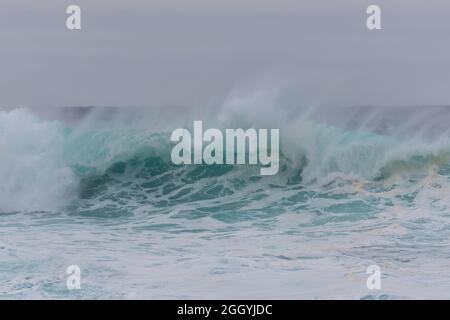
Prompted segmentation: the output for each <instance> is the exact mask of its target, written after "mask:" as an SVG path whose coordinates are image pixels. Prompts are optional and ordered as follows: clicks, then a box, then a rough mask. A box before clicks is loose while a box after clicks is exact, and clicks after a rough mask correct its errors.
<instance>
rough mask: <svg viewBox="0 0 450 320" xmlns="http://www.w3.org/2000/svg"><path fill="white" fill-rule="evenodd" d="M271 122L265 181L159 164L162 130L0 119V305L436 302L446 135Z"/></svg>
mask: <svg viewBox="0 0 450 320" xmlns="http://www.w3.org/2000/svg"><path fill="white" fill-rule="evenodd" d="M138 118H141V117H138ZM93 119H94V120H93ZM370 119H373V116H371V117H370ZM441 120H442V117H440V118H439V121H441ZM129 121H130V119H129V118H128V119H127V122H129ZM227 121H228V122H227ZM229 121H235V120H234V119H231V120H230V119H225V120H224V124H223V125H225V124H226V125H229V124H230V122H229ZM240 121H242V122H240V123H237V124H236V125H238V126H239V127H240V126H241V125H242V124H244V125H245V119H242V118H240ZM281 121H282V122H283V121H284V120H283V119H281ZM131 122H133V121H131ZM284 123H285V125H284V126H283V127H282V128H281V133H282V137H281V162H280V171H279V173H278V174H277V175H275V176H260V175H259V166H251V165H241V166H230V165H212V166H208V165H195V166H194V165H191V166H176V165H173V164H172V163H171V161H170V152H171V148H172V145H171V144H170V142H169V141H170V140H169V137H170V133H171V132H170V130H168V129H167V128H168V127H170V126H168V127H165V128H158V129H157V130H155V129H149V128H145V127H142V126H139V125H136V126H130V125H129V124H127V125H117V123H115V124H114V125H112V126H104V125H99V124H98V123H97V122H96V120H95V116H94V117H91V118H89V119H88V120H86V119H84V120H83V121H81V122H79V123H77V124H73V123H71V124H70V125H68V124H67V123H65V122H64V121H57V120H43V119H42V117H38V116H36V115H35V114H34V113H32V112H30V111H28V110H25V109H16V110H12V111H1V112H0V153H1V156H0V181H1V185H0V218H1V219H0V221H1V223H0V258H1V261H2V267H1V268H2V269H3V271H5V272H3V273H1V274H3V275H1V276H0V283H1V284H2V285H1V286H0V288H3V289H0V297H7V298H10V297H58V298H60V297H69V298H70V297H74V298H77V297H116V298H117V297H121V298H123V297H125V298H132V297H145V298H156V297H157V298H181V297H189V298H202V297H203V298H205V297H209V298H211V297H215V296H216V297H230V298H246V297H247V298H248V297H252V298H258V297H261V298H273V297H275V298H281V297H285V298H298V297H304V298H312V297H327V298H342V297H343V298H355V297H357V298H385V297H394V298H395V297H422V296H424V297H428V298H429V297H445V294H446V292H449V291H448V289H449V285H448V283H450V282H448V281H443V280H442V275H443V274H447V272H444V269H445V268H446V266H448V263H450V261H449V260H448V254H446V253H445V252H446V250H445V248H446V245H448V240H447V239H449V236H450V220H449V219H448V216H449V213H450V207H449V206H450V201H449V200H448V194H449V188H450V159H449V156H450V144H449V143H448V142H447V134H446V133H445V132H441V133H440V134H439V135H436V134H434V135H430V132H429V131H428V130H427V131H423V132H421V133H424V134H417V130H415V131H413V132H414V134H405V133H407V132H408V130H406V129H405V127H402V128H401V129H402V130H399V132H398V133H401V134H391V133H392V132H389V134H386V132H388V131H386V132H384V133H383V132H379V131H377V130H367V128H368V126H366V127H365V128H358V127H356V128H355V127H350V128H349V127H348V126H346V125H336V124H331V123H330V122H327V121H319V120H317V119H314V117H308V118H305V117H299V118H297V120H296V121H291V122H289V123H287V122H284ZM411 123H414V124H415V122H413V121H412V122H411ZM215 124H217V123H214V124H213V125H215ZM175 128H177V127H173V128H172V130H173V129H175ZM283 128H284V130H283ZM371 129H372V128H371ZM410 132H411V131H410ZM283 135H284V137H283ZM32 248H33V249H32ZM18 257H20V258H18ZM3 262H4V263H3ZM71 264H77V265H80V267H81V268H82V270H83V269H84V270H86V271H85V272H84V273H83V274H85V278H83V283H84V286H85V290H83V291H82V292H75V293H73V292H70V291H67V290H65V281H64V277H65V274H64V270H65V269H64V268H65V267H64V266H66V265H67V266H68V265H71ZM371 264H377V265H379V266H380V267H381V269H382V270H383V271H384V273H383V275H384V278H383V284H384V286H383V290H381V291H379V292H377V293H376V294H373V292H369V291H367V289H365V279H366V275H365V268H366V267H367V266H369V265H371ZM149 277H150V279H149ZM142 279H148V281H147V280H145V281H143V280H142ZM438 280H439V283H438V284H436V282H437V281H438ZM422 283H434V285H433V286H432V287H430V289H429V290H428V289H427V288H426V287H425V288H424V287H423V285H421V284H422ZM242 285H244V288H243V287H242ZM299 286H300V287H301V288H299ZM436 286H437V287H438V288H440V289H441V290H436ZM217 288H220V289H217ZM237 288H239V290H237ZM337 288H340V289H337Z"/></svg>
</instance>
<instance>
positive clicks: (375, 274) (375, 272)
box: [366, 264, 381, 290]
mask: <svg viewBox="0 0 450 320" xmlns="http://www.w3.org/2000/svg"><path fill="white" fill-rule="evenodd" d="M366 273H367V274H369V276H368V277H367V280H366V286H367V289H369V290H380V289H381V269H380V267H379V266H377V265H375V264H373V265H370V266H368V267H367V269H366Z"/></svg>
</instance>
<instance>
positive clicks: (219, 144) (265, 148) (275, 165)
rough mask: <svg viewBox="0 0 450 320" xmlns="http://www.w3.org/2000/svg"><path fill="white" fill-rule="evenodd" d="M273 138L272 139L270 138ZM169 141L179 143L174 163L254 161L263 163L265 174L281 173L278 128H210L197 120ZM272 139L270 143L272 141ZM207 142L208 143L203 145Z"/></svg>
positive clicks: (243, 162)
mask: <svg viewBox="0 0 450 320" xmlns="http://www.w3.org/2000/svg"><path fill="white" fill-rule="evenodd" d="M269 138H270V139H269ZM170 140H171V141H172V142H177V144H176V145H175V146H174V147H173V149H172V153H171V158H172V162H173V163H174V164H194V165H195V164H207V165H212V164H224V163H225V164H230V165H234V164H251V165H256V164H259V165H261V168H260V174H261V175H263V176H266V175H274V174H277V173H278V170H279V161H280V154H279V153H280V130H279V129H270V135H269V129H258V130H257V129H254V128H250V129H247V130H245V131H244V129H226V130H225V134H223V133H222V131H221V130H219V129H214V128H211V129H207V130H206V131H205V132H203V122H202V121H194V132H193V134H191V132H190V131H189V130H188V129H184V128H179V129H176V130H174V131H173V133H172V135H171V137H170ZM269 140H270V144H269ZM205 143H206V145H204V144H205Z"/></svg>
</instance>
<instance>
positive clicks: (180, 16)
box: [0, 0, 450, 107]
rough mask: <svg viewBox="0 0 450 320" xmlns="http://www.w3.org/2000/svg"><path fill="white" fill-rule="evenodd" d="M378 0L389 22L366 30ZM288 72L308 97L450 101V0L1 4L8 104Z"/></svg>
mask: <svg viewBox="0 0 450 320" xmlns="http://www.w3.org/2000/svg"><path fill="white" fill-rule="evenodd" d="M69 4H78V5H80V6H81V8H82V30H81V31H69V30H67V29H66V26H65V21H66V18H67V15H66V13H65V10H66V7H67V6H68V5H69ZM369 4H378V5H380V6H381V9H382V27H383V30H377V31H369V30H367V28H366V18H367V14H366V8H367V6H368V5H369ZM286 82H289V83H290V87H291V90H294V91H295V92H296V93H297V96H296V97H297V99H298V100H299V101H298V103H299V104H303V103H305V104H307V103H321V104H329V105H334V104H336V105H360V104H365V105H367V104H370V105H374V104H377V105H436V104H437V105H450V2H449V1H448V0H442V1H438V0H422V1H414V0H388V1H381V0H378V1H365V0H340V1H338V0H335V1H331V0H330V1H326V0H301V1H300V0H298V1H290V0H272V1H271V0H262V1H261V0H215V1H214V0H208V1H206V0H147V1H144V0H143V1H118V0H108V1H106V0H72V1H62V0H39V1H35V0H3V1H1V3H0V106H4V107H17V106H27V107H28V106H66V105H69V106H75V105H102V106H105V105H106V106H128V105H140V106H142V105H143V106H153V105H158V106H161V105H198V104H214V103H220V101H222V100H223V99H224V98H225V97H227V96H228V95H230V93H231V92H233V91H235V90H239V88H246V87H258V85H260V84H261V83H263V84H264V86H266V87H270V86H272V85H273V86H279V85H281V84H283V83H286Z"/></svg>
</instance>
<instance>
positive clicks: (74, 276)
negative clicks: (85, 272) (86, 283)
mask: <svg viewBox="0 0 450 320" xmlns="http://www.w3.org/2000/svg"><path fill="white" fill-rule="evenodd" d="M66 273H67V274H68V275H69V276H68V277H67V280H66V287H67V289H69V290H80V289H81V268H80V267H79V266H77V265H76V264H74V265H71V266H68V267H67V269H66Z"/></svg>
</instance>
